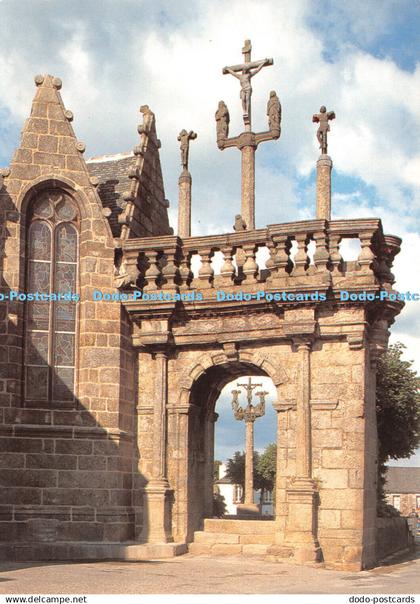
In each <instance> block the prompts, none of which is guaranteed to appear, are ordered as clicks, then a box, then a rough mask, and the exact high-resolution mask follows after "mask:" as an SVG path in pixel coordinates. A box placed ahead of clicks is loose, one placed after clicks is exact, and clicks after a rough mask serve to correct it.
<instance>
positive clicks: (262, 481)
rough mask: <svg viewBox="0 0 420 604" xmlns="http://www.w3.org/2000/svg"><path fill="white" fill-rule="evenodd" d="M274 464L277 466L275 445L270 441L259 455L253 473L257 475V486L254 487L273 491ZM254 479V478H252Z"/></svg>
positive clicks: (274, 478)
mask: <svg viewBox="0 0 420 604" xmlns="http://www.w3.org/2000/svg"><path fill="white" fill-rule="evenodd" d="M276 466H277V445H276V444H275V443H271V444H270V445H268V446H267V447H266V448H265V450H264V453H261V455H260V456H259V459H258V462H257V465H256V468H255V474H256V477H257V476H258V483H259V486H258V487H256V488H259V489H264V490H265V491H273V490H274V486H275V482H276ZM254 480H255V478H254Z"/></svg>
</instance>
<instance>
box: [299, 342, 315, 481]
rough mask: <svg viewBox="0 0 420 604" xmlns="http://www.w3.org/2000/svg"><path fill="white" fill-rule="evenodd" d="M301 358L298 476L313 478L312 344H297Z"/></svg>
mask: <svg viewBox="0 0 420 604" xmlns="http://www.w3.org/2000/svg"><path fill="white" fill-rule="evenodd" d="M297 350H298V354H299V356H300V372H299V387H298V388H299V390H298V400H297V407H296V475H297V476H298V477H300V478H310V477H311V469H312V468H311V466H312V464H311V461H312V460H311V417H310V412H311V411H310V397H311V393H310V380H311V378H310V372H311V366H310V351H311V343H310V342H309V341H305V340H301V341H298V342H297Z"/></svg>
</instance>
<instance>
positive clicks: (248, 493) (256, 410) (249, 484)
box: [232, 378, 268, 513]
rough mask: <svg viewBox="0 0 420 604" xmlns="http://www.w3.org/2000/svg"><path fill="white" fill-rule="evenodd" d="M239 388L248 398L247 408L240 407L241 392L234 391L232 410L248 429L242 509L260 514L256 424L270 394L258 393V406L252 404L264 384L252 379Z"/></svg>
mask: <svg viewBox="0 0 420 604" xmlns="http://www.w3.org/2000/svg"><path fill="white" fill-rule="evenodd" d="M236 385H237V386H238V388H244V390H245V392H246V398H247V402H248V404H247V406H246V407H241V406H240V405H239V395H240V393H241V391H240V390H232V394H233V398H232V409H233V414H234V416H235V419H237V420H239V421H241V420H243V421H244V422H245V428H246V448H245V497H244V507H243V508H240V509H242V511H244V512H246V513H258V512H259V510H258V507H256V506H255V508H254V422H255V420H256V419H257V418H258V417H262V416H263V415H264V414H265V396H266V395H267V394H268V392H264V391H261V392H256V393H255V395H256V396H258V397H259V399H260V402H259V403H258V404H257V405H253V404H252V397H253V395H254V390H255V389H256V388H258V387H262V384H253V383H252V378H248V382H247V383H246V384H236Z"/></svg>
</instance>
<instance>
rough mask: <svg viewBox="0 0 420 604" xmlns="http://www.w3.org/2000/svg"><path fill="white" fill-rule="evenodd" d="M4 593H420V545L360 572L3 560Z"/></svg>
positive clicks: (200, 563) (244, 562)
mask: <svg viewBox="0 0 420 604" xmlns="http://www.w3.org/2000/svg"><path fill="white" fill-rule="evenodd" d="M0 593H1V594H15V593H26V594H39V593H54V594H57V593H78V594H85V593H86V594H104V593H109V594H112V593H126V594H130V593H131V594H132V593H135V594H152V593H169V594H171V593H177V594H193V593H203V594H204V593H205V594H223V593H238V594H239V593H241V594H260V593H266V594H278V593H312V594H323V593H351V594H353V593H356V594H368V593H380V594H393V593H401V594H408V593H410V594H418V593H420V550H419V551H417V554H416V555H412V556H411V559H406V560H405V561H403V562H400V563H398V564H393V565H390V566H382V567H379V568H376V569H374V570H371V571H363V572H360V573H349V572H340V571H333V570H325V569H323V568H313V567H299V566H293V565H290V564H283V563H269V562H264V561H263V560H257V559H252V560H251V559H246V558H239V557H214V556H212V557H209V556H193V555H191V554H187V555H185V556H181V557H179V558H173V559H171V560H156V561H151V562H85V563H29V562H27V563H23V562H22V563H0Z"/></svg>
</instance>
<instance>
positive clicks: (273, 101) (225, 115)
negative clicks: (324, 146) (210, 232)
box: [216, 40, 281, 230]
mask: <svg viewBox="0 0 420 604" xmlns="http://www.w3.org/2000/svg"><path fill="white" fill-rule="evenodd" d="M251 49H252V47H251V40H245V43H244V46H243V48H242V54H243V56H244V62H243V63H241V64H239V65H231V66H230V67H224V68H223V74H230V75H232V76H234V77H235V78H237V79H238V80H239V84H240V87H241V90H240V98H241V102H242V116H243V121H244V125H245V131H244V132H242V134H240V135H239V136H235V137H232V138H228V134H229V120H230V118H229V110H228V108H227V106H226V104H225V102H224V101H220V102H219V107H218V110H217V112H216V124H217V146H218V147H219V149H221V150H223V149H226V148H228V147H237V148H238V149H240V151H241V153H242V179H241V181H242V187H241V188H242V194H241V207H242V213H241V215H240V216H241V218H242V222H241V224H242V225H243V226H242V228H245V229H246V230H253V229H255V150H256V148H257V147H258V145H259V143H261V142H264V141H268V140H274V139H277V138H279V137H280V122H281V105H280V101H279V99H278V97H277V94H276V92H275V91H274V90H272V91H271V92H270V96H269V100H268V103H267V116H268V130H266V131H265V132H260V133H257V134H256V133H255V132H252V130H251V96H252V86H251V78H253V77H254V76H255V75H257V73H258V72H260V71H261V69H262V68H263V67H266V66H268V65H273V59H260V60H259V61H252V60H251Z"/></svg>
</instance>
